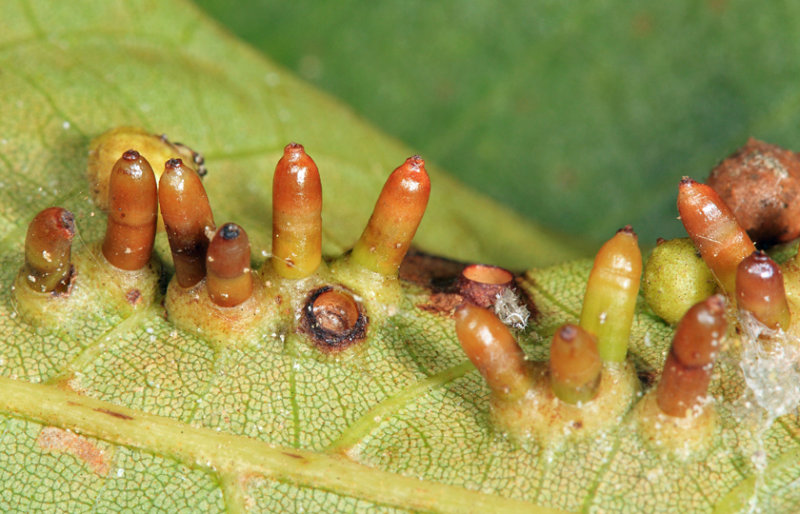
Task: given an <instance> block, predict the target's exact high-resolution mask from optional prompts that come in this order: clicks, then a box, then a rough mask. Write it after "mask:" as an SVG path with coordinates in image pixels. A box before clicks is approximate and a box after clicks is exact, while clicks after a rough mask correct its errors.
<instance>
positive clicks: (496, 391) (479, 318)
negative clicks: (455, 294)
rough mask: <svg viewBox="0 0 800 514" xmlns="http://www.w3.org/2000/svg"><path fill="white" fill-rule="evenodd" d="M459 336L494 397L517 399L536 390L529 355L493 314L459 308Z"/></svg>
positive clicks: (457, 319)
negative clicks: (526, 355)
mask: <svg viewBox="0 0 800 514" xmlns="http://www.w3.org/2000/svg"><path fill="white" fill-rule="evenodd" d="M455 318H456V334H457V335H458V340H459V341H460V342H461V347H462V348H463V349H464V353H466V354H467V357H469V360H471V361H472V363H473V364H474V365H475V367H476V368H478V371H480V373H481V375H483V378H484V379H485V380H486V383H487V384H488V385H489V389H491V391H492V394H493V395H495V396H496V397H498V398H500V399H504V400H515V399H517V398H520V397H522V396H524V395H525V393H526V392H527V391H528V390H529V389H531V387H533V378H532V374H531V372H530V370H529V369H528V366H527V363H526V362H525V354H524V353H523V351H522V348H520V346H519V344H517V341H516V340H515V339H514V336H513V335H511V332H510V331H509V330H508V328H507V327H506V326H505V325H504V324H503V322H502V321H500V320H499V319H498V318H497V316H495V315H494V314H493V313H492V312H491V311H488V310H486V309H484V308H482V307H478V306H476V305H472V304H469V303H465V304H463V305H461V306H460V307H459V308H458V309H456V314H455Z"/></svg>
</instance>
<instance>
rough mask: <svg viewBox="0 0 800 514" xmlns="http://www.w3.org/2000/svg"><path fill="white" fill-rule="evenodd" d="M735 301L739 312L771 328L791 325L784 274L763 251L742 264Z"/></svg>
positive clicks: (738, 272)
mask: <svg viewBox="0 0 800 514" xmlns="http://www.w3.org/2000/svg"><path fill="white" fill-rule="evenodd" d="M736 300H737V303H738V306H739V309H741V310H745V311H748V312H750V313H751V314H752V315H753V316H755V317H756V319H758V321H760V322H761V323H763V324H764V325H766V326H767V327H769V328H771V329H777V328H781V329H783V330H787V329H788V328H789V325H790V324H791V321H792V320H791V316H790V314H789V305H788V303H787V301H786V290H785V288H784V284H783V273H782V272H781V269H780V268H779V267H778V265H777V264H776V263H775V261H773V260H772V259H770V258H769V256H768V255H767V254H765V253H764V252H754V253H752V254H750V255H749V256H748V257H746V258H745V259H744V260H743V261H742V262H741V263H740V264H739V267H738V269H737V270H736Z"/></svg>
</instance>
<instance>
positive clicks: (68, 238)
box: [23, 207, 75, 293]
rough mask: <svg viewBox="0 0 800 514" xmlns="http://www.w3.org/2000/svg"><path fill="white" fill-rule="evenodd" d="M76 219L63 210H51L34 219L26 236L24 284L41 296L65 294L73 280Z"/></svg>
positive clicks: (58, 208) (56, 208) (59, 208)
mask: <svg viewBox="0 0 800 514" xmlns="http://www.w3.org/2000/svg"><path fill="white" fill-rule="evenodd" d="M74 236H75V217H74V216H73V214H72V213H71V212H69V211H68V210H66V209H63V208H61V207H49V208H47V209H45V210H43V211H41V212H40V213H39V214H37V215H36V217H34V218H33V221H31V223H30V225H28V234H27V236H26V237H25V267H24V268H23V273H24V274H25V283H27V284H28V285H29V286H30V287H31V289H33V290H34V291H38V292H40V293H50V292H56V293H62V292H65V291H66V290H67V289H68V286H69V281H70V277H71V264H70V256H71V251H72V238H73V237H74Z"/></svg>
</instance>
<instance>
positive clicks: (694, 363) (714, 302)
mask: <svg viewBox="0 0 800 514" xmlns="http://www.w3.org/2000/svg"><path fill="white" fill-rule="evenodd" d="M726 327H727V321H726V320H725V298H724V297H723V296H722V295H719V294H717V295H714V296H712V297H710V298H708V299H706V300H704V301H702V302H700V303H698V304H696V305H695V306H694V307H692V308H691V309H689V311H688V312H687V313H686V315H685V316H684V317H683V319H681V321H680V323H679V324H678V327H677V329H676V330H675V335H674V337H673V339H672V348H671V349H670V352H669V355H668V356H667V361H666V363H665V364H664V371H663V372H662V374H661V381H660V382H659V384H658V389H657V391H656V398H657V402H658V406H659V407H660V408H661V410H662V411H663V412H664V413H665V414H668V415H670V416H675V417H685V416H686V415H687V414H688V413H689V412H691V411H692V410H693V409H695V408H696V407H699V406H700V405H701V404H702V402H703V401H704V398H705V397H706V394H707V392H708V384H709V382H710V381H711V372H712V369H713V367H714V360H715V359H716V356H717V353H718V352H719V350H720V345H721V343H722V339H723V338H724V337H725V330H726Z"/></svg>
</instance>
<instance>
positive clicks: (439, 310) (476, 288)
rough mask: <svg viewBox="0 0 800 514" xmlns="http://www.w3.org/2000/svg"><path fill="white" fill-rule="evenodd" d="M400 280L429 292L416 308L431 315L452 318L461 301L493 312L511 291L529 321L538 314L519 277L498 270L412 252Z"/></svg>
mask: <svg viewBox="0 0 800 514" xmlns="http://www.w3.org/2000/svg"><path fill="white" fill-rule="evenodd" d="M399 276H400V278H401V279H402V280H405V281H407V282H411V283H412V284H415V285H417V286H420V287H422V288H424V289H427V290H428V291H429V296H428V298H427V301H425V302H423V303H418V304H417V307H418V308H420V309H422V310H424V311H427V312H431V313H433V314H439V315H442V316H447V317H452V316H453V313H454V312H455V309H456V307H458V306H459V305H461V304H462V303H463V302H464V300H469V301H470V302H471V303H474V304H476V305H479V306H481V307H484V308H492V307H493V306H494V303H495V301H496V299H497V295H498V294H499V293H501V292H502V291H503V290H510V291H511V292H512V293H513V294H514V296H516V298H518V299H519V300H520V302H521V303H522V304H523V305H524V306H525V307H526V308H527V309H528V311H529V312H530V314H531V316H532V317H534V318H535V317H536V313H537V312H538V311H537V309H536V306H535V305H534V303H533V299H532V298H531V297H530V296H528V294H527V293H526V292H525V290H524V289H523V288H521V287H520V286H519V280H521V277H520V275H519V274H517V273H514V272H512V271H509V270H506V269H504V268H500V267H497V266H489V265H484V264H470V263H467V262H460V261H455V260H452V259H448V258H445V257H439V256H436V255H431V254H427V253H425V252H421V251H419V250H411V251H409V252H408V254H407V255H406V258H405V259H404V260H403V263H402V264H401V266H400V273H399Z"/></svg>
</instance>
